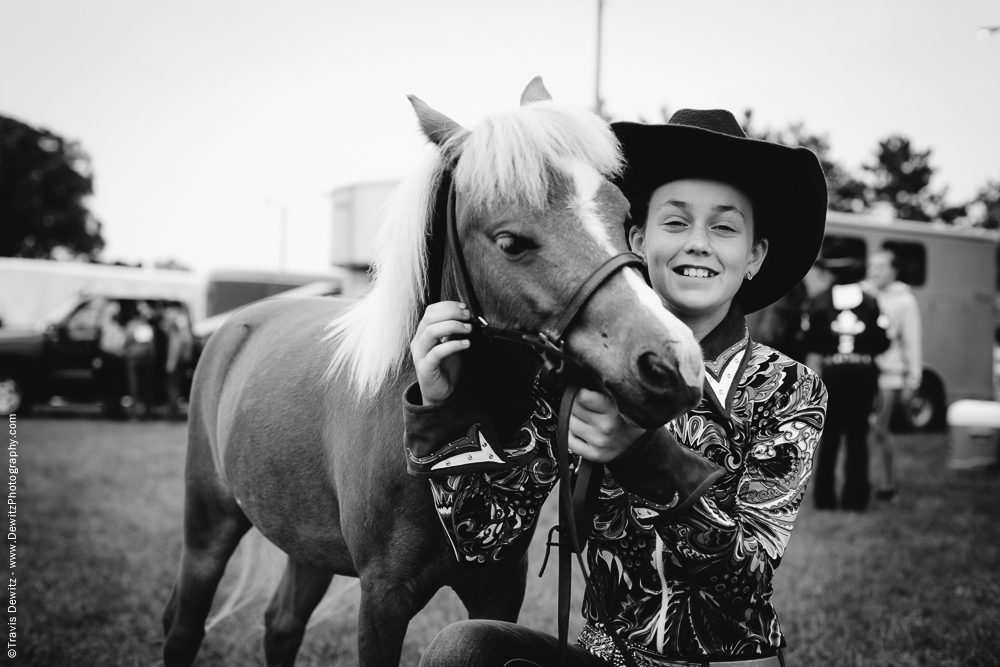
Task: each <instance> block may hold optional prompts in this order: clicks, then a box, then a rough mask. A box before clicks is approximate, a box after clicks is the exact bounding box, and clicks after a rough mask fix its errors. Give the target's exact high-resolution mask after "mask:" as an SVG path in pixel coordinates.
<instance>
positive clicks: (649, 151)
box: [611, 109, 827, 313]
mask: <svg viewBox="0 0 1000 667" xmlns="http://www.w3.org/2000/svg"><path fill="white" fill-rule="evenodd" d="M611 129H613V130H614V132H615V134H616V135H617V136H618V140H619V141H620V142H621V145H622V150H623V151H624V154H625V160H626V163H627V164H626V167H625V171H624V172H623V174H622V176H621V178H620V179H619V180H618V181H617V182H616V185H618V187H619V188H621V191H622V192H623V193H624V194H625V196H626V197H627V198H628V200H629V202H630V204H631V215H632V220H631V221H629V222H626V224H625V231H626V233H627V232H628V228H629V226H630V225H631V224H632V223H635V222H640V223H645V220H646V212H647V206H648V204H649V198H650V197H651V196H652V194H653V192H654V191H655V190H656V189H657V188H658V187H660V186H661V185H663V184H664V183H669V182H670V181H676V180H680V179H687V178H698V179H706V180H714V181H721V182H724V183H728V184H730V185H732V186H734V187H736V188H738V189H739V190H741V191H743V192H744V193H745V194H746V195H747V196H748V197H750V201H751V203H752V205H753V218H754V224H755V225H756V226H757V227H756V231H757V236H758V237H764V238H766V239H767V240H768V251H767V257H766V259H765V260H764V264H763V265H762V266H761V269H760V272H759V273H758V274H757V275H755V276H754V277H753V280H744V281H743V286H742V287H741V288H740V291H739V292H737V294H736V301H737V303H739V305H740V308H742V309H743V312H744V313H752V312H754V311H756V310H760V309H761V308H764V307H765V306H768V305H770V304H772V303H774V302H775V301H777V300H778V299H780V298H781V297H783V296H784V295H785V294H787V293H788V292H789V291H791V289H792V288H793V287H795V286H796V285H797V284H798V283H799V281H800V280H802V278H803V277H804V276H805V275H806V273H807V272H808V271H809V268H810V267H811V266H812V265H813V261H814V260H815V259H816V256H817V254H818V253H819V249H820V246H821V245H822V243H823V231H824V229H825V227H826V195H827V193H826V179H825V178H824V176H823V168H822V167H821V166H820V164H819V160H818V159H817V157H816V155H815V154H814V153H813V152H812V151H810V150H809V149H808V148H792V147H790V146H782V145H781V144H774V143H771V142H768V141H759V140H757V139H750V138H748V137H747V135H746V133H745V132H743V129H742V128H741V127H740V124H739V123H738V122H737V121H736V118H735V117H734V116H733V114H731V113H730V112H728V111H724V110H719V109H713V110H707V111H701V110H697V109H681V110H680V111H677V112H676V113H675V114H674V115H673V117H671V119H670V120H669V122H667V124H665V125H646V124H643V123H628V122H620V123H612V124H611Z"/></svg>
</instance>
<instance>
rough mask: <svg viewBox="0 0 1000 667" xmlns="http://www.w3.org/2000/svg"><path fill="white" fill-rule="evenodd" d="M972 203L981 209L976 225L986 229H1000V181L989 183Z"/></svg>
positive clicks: (981, 189) (980, 190)
mask: <svg viewBox="0 0 1000 667" xmlns="http://www.w3.org/2000/svg"><path fill="white" fill-rule="evenodd" d="M972 202H973V205H975V206H976V207H977V208H979V209H981V213H980V215H979V216H978V217H979V219H978V220H977V221H976V224H978V225H979V226H981V227H985V228H986V229H1000V179H997V180H995V181H987V182H986V185H984V186H983V187H982V188H980V189H979V192H978V193H977V194H976V198H975V199H973V200H972Z"/></svg>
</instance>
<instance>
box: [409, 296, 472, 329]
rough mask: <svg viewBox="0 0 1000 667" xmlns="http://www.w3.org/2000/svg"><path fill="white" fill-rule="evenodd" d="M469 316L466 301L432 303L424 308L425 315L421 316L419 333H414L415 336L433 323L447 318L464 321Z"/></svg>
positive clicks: (418, 327)
mask: <svg viewBox="0 0 1000 667" xmlns="http://www.w3.org/2000/svg"><path fill="white" fill-rule="evenodd" d="M469 317H470V314H469V310H468V309H467V308H466V307H465V304H464V303H461V302H458V301H438V302H437V303H432V304H431V305H429V306H427V308H426V309H425V310H424V315H423V317H421V318H420V322H419V324H417V333H416V334H415V335H414V338H417V337H419V336H420V334H421V333H423V330H424V329H425V328H427V327H428V326H429V325H431V324H435V323H437V322H443V321H445V320H459V321H463V320H468V319H469Z"/></svg>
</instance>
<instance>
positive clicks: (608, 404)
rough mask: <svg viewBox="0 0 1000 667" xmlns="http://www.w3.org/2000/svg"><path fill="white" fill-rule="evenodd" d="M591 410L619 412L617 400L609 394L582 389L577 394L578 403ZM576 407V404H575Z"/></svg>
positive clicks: (603, 412) (604, 412)
mask: <svg viewBox="0 0 1000 667" xmlns="http://www.w3.org/2000/svg"><path fill="white" fill-rule="evenodd" d="M575 405H579V406H580V407H582V408H584V409H585V410H589V411H590V412H597V413H602V414H606V413H609V412H617V408H616V407H615V402H614V401H613V400H612V399H611V397H610V396H608V395H607V394H605V393H603V392H600V391H592V390H590V389H581V390H580V391H579V393H577V395H576V404H575ZM574 407H575V406H574Z"/></svg>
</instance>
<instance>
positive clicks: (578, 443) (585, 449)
mask: <svg viewBox="0 0 1000 667" xmlns="http://www.w3.org/2000/svg"><path fill="white" fill-rule="evenodd" d="M569 451H571V452H573V453H574V454H576V455H577V456H582V457H583V458H585V459H587V460H588V461H596V462H598V463H606V462H607V459H608V458H609V457H608V455H607V454H606V453H605V452H603V451H602V450H600V449H598V448H597V447H594V446H593V445H591V444H590V443H588V442H586V441H585V440H582V439H580V438H578V437H577V436H575V435H573V434H572V433H570V434H569Z"/></svg>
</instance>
